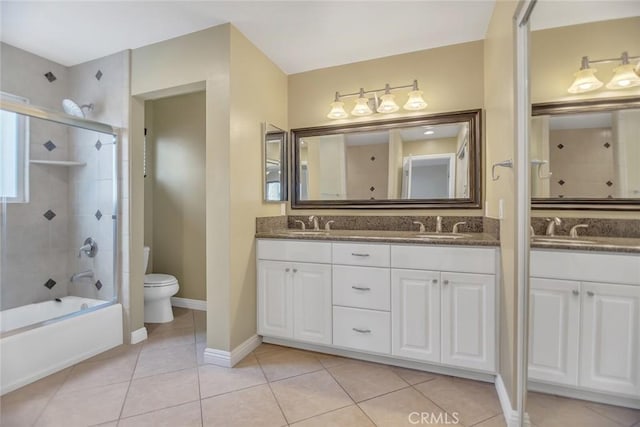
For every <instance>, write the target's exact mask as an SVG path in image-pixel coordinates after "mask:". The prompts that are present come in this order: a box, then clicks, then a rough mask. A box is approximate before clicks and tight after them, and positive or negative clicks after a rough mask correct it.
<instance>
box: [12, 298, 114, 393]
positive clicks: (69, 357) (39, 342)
mask: <svg viewBox="0 0 640 427" xmlns="http://www.w3.org/2000/svg"><path fill="white" fill-rule="evenodd" d="M81 308H82V309H83V311H82V312H78V310H80V309H81ZM0 331H1V332H0V333H1V335H0V395H3V394H5V393H8V392H10V391H12V390H15V389H17V388H20V387H22V386H24V385H27V384H29V383H31V382H33V381H36V380H38V379H40V378H43V377H45V376H47V375H50V374H52V373H54V372H57V371H60V370H62V369H64V368H67V367H69V366H72V365H74V364H76V363H78V362H81V361H83V360H85V359H88V358H89V357H92V356H95V355H96V354H99V353H102V352H103V351H106V350H108V349H110V348H113V347H116V346H118V345H120V344H122V337H123V336H122V305H120V304H113V303H110V302H106V301H100V300H94V299H89V298H80V297H73V296H69V297H64V298H60V300H59V301H45V302H41V303H36V304H29V305H26V306H22V307H17V308H12V309H9V310H4V311H2V312H0Z"/></svg>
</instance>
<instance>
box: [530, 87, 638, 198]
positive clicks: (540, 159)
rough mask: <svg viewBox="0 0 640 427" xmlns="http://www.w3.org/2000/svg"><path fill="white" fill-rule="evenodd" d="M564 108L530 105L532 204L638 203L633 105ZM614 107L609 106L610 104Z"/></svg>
mask: <svg viewBox="0 0 640 427" xmlns="http://www.w3.org/2000/svg"><path fill="white" fill-rule="evenodd" d="M604 104H605V102H604V101H603V102H595V103H594V102H591V103H589V105H588V106H582V107H579V106H578V107H575V108H568V107H567V105H568V104H566V103H565V104H561V103H557V104H554V106H550V105H549V104H547V105H534V106H533V117H532V120H531V145H530V152H531V159H532V166H533V167H532V176H531V182H532V188H531V195H532V197H533V198H534V203H535V202H551V201H556V202H562V201H571V202H580V201H583V202H585V201H587V202H588V201H592V202H593V201H599V202H603V201H604V202H607V201H608V202H615V203H620V202H633V201H634V199H635V202H636V203H637V202H638V199H639V198H640V170H639V169H638V167H637V163H638V159H640V108H630V107H633V106H638V105H640V100H639V99H637V98H636V99H634V100H631V99H629V100H622V101H620V102H617V104H618V105H612V106H611V108H602V106H603V105H604ZM614 104H615V103H614Z"/></svg>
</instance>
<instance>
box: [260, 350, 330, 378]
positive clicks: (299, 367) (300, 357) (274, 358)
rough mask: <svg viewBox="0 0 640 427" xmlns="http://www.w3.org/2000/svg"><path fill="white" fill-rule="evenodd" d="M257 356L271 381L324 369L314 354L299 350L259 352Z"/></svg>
mask: <svg viewBox="0 0 640 427" xmlns="http://www.w3.org/2000/svg"><path fill="white" fill-rule="evenodd" d="M256 357H257V358H258V361H259V362H260V366H261V367H262V370H263V371H264V374H265V376H266V377H267V379H268V380H269V381H278V380H281V379H284V378H289V377H294V376H296V375H301V374H306V373H309V372H314V371H318V370H320V369H323V366H322V364H320V362H319V361H318V359H317V358H316V357H315V356H314V355H312V354H310V353H308V352H302V351H298V350H286V351H273V352H267V353H258V354H256Z"/></svg>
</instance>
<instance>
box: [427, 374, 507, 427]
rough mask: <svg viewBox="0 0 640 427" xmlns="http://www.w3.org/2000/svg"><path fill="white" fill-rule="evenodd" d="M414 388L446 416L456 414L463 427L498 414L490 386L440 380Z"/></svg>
mask: <svg viewBox="0 0 640 427" xmlns="http://www.w3.org/2000/svg"><path fill="white" fill-rule="evenodd" d="M415 388H416V389H417V390H418V391H420V392H421V393H422V394H424V395H425V396H427V397H428V398H429V399H431V400H432V401H433V402H434V403H435V404H436V405H438V406H440V407H441V408H442V409H444V410H445V411H447V412H449V413H450V414H453V413H458V414H459V418H460V421H461V422H462V424H464V425H473V424H476V423H479V422H480V421H484V420H486V419H488V418H491V417H493V416H495V415H498V414H501V413H502V407H501V406H500V401H499V400H498V394H497V392H496V389H495V386H494V385H493V384H490V383H483V382H480V381H472V380H466V379H461V378H453V377H440V378H436V379H435V380H432V381H427V382H425V383H421V384H417V385H415Z"/></svg>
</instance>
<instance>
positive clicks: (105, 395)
mask: <svg viewBox="0 0 640 427" xmlns="http://www.w3.org/2000/svg"><path fill="white" fill-rule="evenodd" d="M128 387H129V383H128V382H124V383H120V384H111V385H106V386H100V387H93V388H86V389H82V390H77V391H72V392H69V393H64V394H61V393H58V394H56V395H55V396H54V397H53V399H51V401H50V402H49V404H48V405H47V407H46V408H45V410H44V412H43V413H42V415H41V416H40V418H38V421H37V422H36V424H35V425H36V426H52V427H73V426H90V425H94V424H101V423H106V422H108V421H113V420H117V419H118V417H119V416H120V410H121V408H122V403H123V402H124V398H125V396H126V394H127V388H128Z"/></svg>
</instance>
